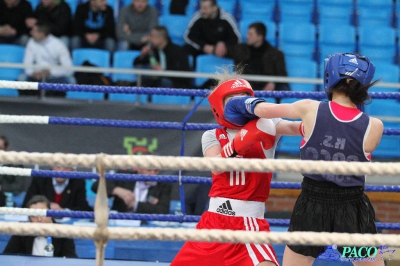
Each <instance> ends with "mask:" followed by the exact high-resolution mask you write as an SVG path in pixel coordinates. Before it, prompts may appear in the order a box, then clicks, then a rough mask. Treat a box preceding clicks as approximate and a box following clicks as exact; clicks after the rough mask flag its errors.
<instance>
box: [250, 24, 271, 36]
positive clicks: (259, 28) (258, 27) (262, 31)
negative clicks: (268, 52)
mask: <svg viewBox="0 0 400 266" xmlns="http://www.w3.org/2000/svg"><path fill="white" fill-rule="evenodd" d="M249 29H254V30H255V31H256V33H257V34H258V35H262V36H263V38H264V39H265V36H267V27H266V26H265V25H264V23H262V22H254V23H251V24H250V26H249Z"/></svg>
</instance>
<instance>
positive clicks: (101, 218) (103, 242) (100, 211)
mask: <svg viewBox="0 0 400 266" xmlns="http://www.w3.org/2000/svg"><path fill="white" fill-rule="evenodd" d="M103 160H104V154H103V153H101V154H99V155H98V156H97V171H98V172H99V175H100V178H99V187H98V188H97V196H96V202H95V206H94V218H95V222H96V224H97V228H96V231H95V233H94V243H95V245H96V266H103V264H104V253H105V248H106V246H107V242H108V239H109V233H108V228H107V225H108V215H109V211H108V200H107V189H106V179H105V174H104V173H105V169H104V162H103Z"/></svg>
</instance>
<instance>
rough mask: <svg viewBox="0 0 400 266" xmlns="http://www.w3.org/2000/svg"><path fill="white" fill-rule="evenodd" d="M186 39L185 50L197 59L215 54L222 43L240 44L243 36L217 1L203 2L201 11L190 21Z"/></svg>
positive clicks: (206, 0) (232, 19)
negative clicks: (199, 56) (202, 55)
mask: <svg viewBox="0 0 400 266" xmlns="http://www.w3.org/2000/svg"><path fill="white" fill-rule="evenodd" d="M184 39H185V42H186V43H187V45H185V48H186V49H187V50H188V52H189V53H190V54H192V55H193V56H194V58H196V56H197V55H200V54H214V52H215V46H216V45H217V44H218V43H220V42H222V43H224V44H226V45H231V44H237V43H239V42H240V40H241V35H240V31H239V29H238V26H237V22H236V20H235V19H234V18H233V16H232V15H231V14H229V13H228V12H226V11H224V10H222V9H220V8H219V7H218V5H217V3H216V0H201V1H200V10H199V11H198V12H196V13H195V14H194V15H193V17H192V19H191V20H190V22H189V25H188V28H187V30H186V32H185V35H184Z"/></svg>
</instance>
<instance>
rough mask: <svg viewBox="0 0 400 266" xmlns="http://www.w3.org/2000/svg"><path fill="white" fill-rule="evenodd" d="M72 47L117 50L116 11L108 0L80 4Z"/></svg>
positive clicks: (74, 25)
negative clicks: (108, 3)
mask: <svg viewBox="0 0 400 266" xmlns="http://www.w3.org/2000/svg"><path fill="white" fill-rule="evenodd" d="M73 34H74V36H73V37H72V40H71V49H76V48H81V47H84V48H98V49H105V50H108V51H109V52H110V53H113V52H114V50H115V22H114V11H113V9H112V7H110V6H109V5H107V1H106V0H90V1H88V2H86V3H83V4H80V5H79V6H78V8H77V10H76V13H75V17H74V22H73Z"/></svg>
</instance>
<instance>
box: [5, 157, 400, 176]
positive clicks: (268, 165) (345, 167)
mask: <svg viewBox="0 0 400 266" xmlns="http://www.w3.org/2000/svg"><path fill="white" fill-rule="evenodd" d="M99 156H103V158H104V162H103V165H104V167H106V168H126V167H134V168H144V169H146V168H147V169H165V170H179V169H182V170H195V171H207V170H210V171H211V170H218V171H228V170H229V171H232V170H233V171H239V170H243V171H252V172H302V173H313V174H317V173H318V174H319V173H329V174H355V175H362V174H366V175H371V174H375V175H398V174H400V163H387V162H371V163H368V164H366V163H363V162H346V161H341V162H338V161H332V162H324V161H322V162H320V161H300V160H289V159H275V160H263V159H242V158H241V159H240V160H237V159H232V160H231V159H228V160H227V159H226V158H202V157H176V156H153V155H140V156H138V155H107V154H71V153H66V154H64V153H38V152H32V153H28V152H16V151H0V162H1V163H3V164H4V163H8V164H18V163H19V164H44V165H62V166H71V167H74V166H82V167H94V166H96V165H97V160H98V157H99Z"/></svg>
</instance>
